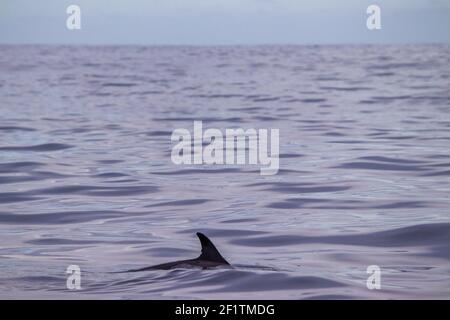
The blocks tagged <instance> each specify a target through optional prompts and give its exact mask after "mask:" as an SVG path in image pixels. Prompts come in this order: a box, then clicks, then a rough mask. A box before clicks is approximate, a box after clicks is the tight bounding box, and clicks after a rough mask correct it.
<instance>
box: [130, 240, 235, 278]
mask: <svg viewBox="0 0 450 320" xmlns="http://www.w3.org/2000/svg"><path fill="white" fill-rule="evenodd" d="M197 237H198V238H199V239H200V243H201V245H202V253H201V254H200V256H199V257H198V258H196V259H190V260H180V261H174V262H167V263H163V264H158V265H155V266H150V267H146V268H142V269H137V270H129V271H127V272H138V271H147V270H169V269H175V268H203V269H207V268H214V267H219V266H221V267H229V268H231V265H230V264H229V263H228V262H227V261H226V260H225V259H224V258H223V257H222V256H221V255H220V253H219V251H218V250H217V249H216V247H215V246H214V244H213V243H212V242H211V240H209V239H208V237H207V236H205V235H204V234H203V233H200V232H197Z"/></svg>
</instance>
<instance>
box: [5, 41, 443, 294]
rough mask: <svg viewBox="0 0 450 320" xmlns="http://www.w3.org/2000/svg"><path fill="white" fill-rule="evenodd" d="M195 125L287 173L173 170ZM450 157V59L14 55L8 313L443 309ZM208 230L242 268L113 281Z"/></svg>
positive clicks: (184, 52) (391, 52)
mask: <svg viewBox="0 0 450 320" xmlns="http://www.w3.org/2000/svg"><path fill="white" fill-rule="evenodd" d="M194 120H202V121H203V125H204V126H205V128H208V127H209V128H219V129H221V130H225V129H226V128H233V127H241V128H279V129H280V170H279V172H278V174H277V175H273V176H262V175H260V173H259V166H254V165H209V166H207V165H203V166H202V165H191V166H189V165H175V164H173V163H172V161H171V158H170V153H171V148H172V146H173V145H172V143H171V141H170V136H171V133H172V131H173V130H174V129H176V128H186V129H188V130H191V131H192V128H193V121H194ZM449 147H450V46H439V45H428V46H406V45H405V46H254V47H253V46H241V47H239V46H236V47H187V46H186V47H181V46H180V47H176V46H175V47H139V46H136V47H134V46H123V47H120V46H117V47H114V46H104V47H100V46H99V47H83V46H78V47H71V46H0V297H1V298H8V299H16V298H41V299H50V298H61V299H74V298H87V299H172V298H173V299H178V298H192V299H210V298H225V299H228V298H233V299H249V298H255V299H332V298H339V299H352V298H361V299H398V298H447V299H448V298H450V198H449V195H450V148H449ZM197 231H202V232H204V233H205V234H206V235H208V236H209V237H210V238H211V239H212V241H213V242H214V243H215V244H216V246H217V247H218V248H219V250H220V251H221V253H222V255H223V256H224V257H225V258H226V259H227V260H228V261H229V262H231V263H232V264H233V266H234V268H233V269H214V270H197V269H194V270H187V269H177V270H169V271H163V270H162V271H147V272H140V273H117V272H120V271H124V270H128V269H136V268H141V267H146V266H149V265H152V264H157V263H163V262H167V261H172V260H178V259H187V258H193V257H196V256H197V255H198V254H199V251H200V248H199V242H198V240H197V238H196V236H195V233H196V232H197ZM69 265H78V266H79V267H80V268H81V290H68V289H67V287H66V280H67V277H68V274H66V269H67V267H68V266H69ZM370 265H377V266H379V267H380V270H381V289H380V290H369V289H368V288H367V287H366V280H367V278H368V276H369V274H367V272H366V269H367V267H368V266H370Z"/></svg>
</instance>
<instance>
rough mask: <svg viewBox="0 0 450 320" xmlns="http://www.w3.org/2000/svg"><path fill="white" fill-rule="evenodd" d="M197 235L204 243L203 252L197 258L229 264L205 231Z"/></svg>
mask: <svg viewBox="0 0 450 320" xmlns="http://www.w3.org/2000/svg"><path fill="white" fill-rule="evenodd" d="M197 237H198V238H199V240H200V243H201V245H202V254H201V255H200V256H199V257H198V258H197V259H199V260H207V261H214V262H219V263H223V264H229V263H228V262H227V261H226V260H225V259H224V258H223V257H222V256H221V254H220V253H219V251H218V250H217V249H216V247H215V246H214V244H213V243H212V242H211V240H209V239H208V237H207V236H205V235H204V234H203V233H200V232H197Z"/></svg>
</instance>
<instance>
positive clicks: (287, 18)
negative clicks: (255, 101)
mask: <svg viewBox="0 0 450 320" xmlns="http://www.w3.org/2000/svg"><path fill="white" fill-rule="evenodd" d="M371 4H376V5H378V6H379V7H380V8H381V29H380V30H368V29H367V27H366V19H367V17H368V14H367V13H366V9H367V7H368V6H369V5H371ZM69 5H78V6H79V7H80V8H81V29H80V30H68V29H67V27H66V19H67V18H68V16H69V15H68V14H67V13H66V8H67V7H68V6H69ZM0 43H12V44H23V43H25V44H36V43H42V44H142V45H165V44H182V45H184V44H187V45H222V44H223V45H228V44H230V45H235V44H249V45H252V44H339V43H345V44H353V43H355V44H357V43H450V0H378V1H375V0H310V1H306V0H0Z"/></svg>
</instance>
